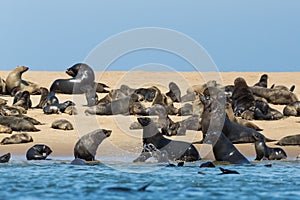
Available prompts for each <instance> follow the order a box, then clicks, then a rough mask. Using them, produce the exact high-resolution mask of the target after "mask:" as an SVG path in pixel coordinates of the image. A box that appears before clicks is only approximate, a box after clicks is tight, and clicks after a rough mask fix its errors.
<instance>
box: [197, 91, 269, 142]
mask: <svg viewBox="0 0 300 200" xmlns="http://www.w3.org/2000/svg"><path fill="white" fill-rule="evenodd" d="M219 98H222V97H219ZM200 99H201V101H202V103H203V104H204V111H203V113H202V116H201V118H202V120H201V126H202V133H203V138H205V135H206V134H207V132H208V130H209V129H213V130H219V131H220V132H222V134H224V135H225V136H226V137H227V138H228V139H229V141H231V142H232V143H234V144H240V143H253V142H255V140H254V138H253V135H254V134H257V135H261V136H262V137H264V136H263V135H262V134H261V133H259V132H257V131H255V130H254V129H252V128H248V127H245V126H242V125H240V124H238V123H235V122H232V121H230V119H229V118H228V116H227V114H226V113H225V110H224V109H225V108H224V107H225V106H224V105H223V103H224V102H222V101H221V100H222V99H221V100H218V99H217V98H215V97H211V96H200ZM223 100H224V99H223ZM216 134H217V133H216ZM218 134H219V135H220V133H218ZM268 141H274V140H271V139H268ZM195 143H201V142H195Z"/></svg>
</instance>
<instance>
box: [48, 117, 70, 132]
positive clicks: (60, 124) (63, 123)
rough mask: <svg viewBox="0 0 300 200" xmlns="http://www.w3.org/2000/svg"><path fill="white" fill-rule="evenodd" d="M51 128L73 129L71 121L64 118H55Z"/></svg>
mask: <svg viewBox="0 0 300 200" xmlns="http://www.w3.org/2000/svg"><path fill="white" fill-rule="evenodd" d="M51 128H54V129H61V130H73V129H74V128H73V125H72V124H71V122H69V121H68V120H65V119H59V120H55V121H54V122H53V123H52V124H51Z"/></svg>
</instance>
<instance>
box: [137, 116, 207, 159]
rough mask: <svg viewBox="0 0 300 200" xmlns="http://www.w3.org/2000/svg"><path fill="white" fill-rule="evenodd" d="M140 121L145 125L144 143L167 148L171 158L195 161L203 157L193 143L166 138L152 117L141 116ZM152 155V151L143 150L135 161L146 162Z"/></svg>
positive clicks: (159, 148)
mask: <svg viewBox="0 0 300 200" xmlns="http://www.w3.org/2000/svg"><path fill="white" fill-rule="evenodd" d="M138 122H139V123H140V124H141V125H142V126H143V145H148V144H153V145H154V146H155V148H157V149H158V150H160V151H163V150H165V151H166V152H167V153H168V157H169V160H181V161H186V162H193V161H197V160H200V159H201V158H200V155H199V152H198V151H197V149H196V148H195V146H194V145H192V144H191V143H189V142H183V141H176V140H170V139H167V138H165V137H164V136H163V135H162V133H161V132H159V130H158V128H157V127H156V125H155V124H154V123H153V121H152V120H151V118H148V117H139V118H138ZM150 157H151V154H150V152H147V151H144V150H143V151H142V153H141V154H140V156H139V157H138V158H136V159H135V160H134V161H133V162H145V161H146V160H147V159H148V158H150Z"/></svg>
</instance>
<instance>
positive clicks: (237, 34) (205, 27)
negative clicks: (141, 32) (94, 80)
mask: <svg viewBox="0 0 300 200" xmlns="http://www.w3.org/2000/svg"><path fill="white" fill-rule="evenodd" d="M175 2H176V1H174V0H172V1H171V0H164V1H156V0H151V1H141V0H132V1H130V0H128V1H124V0H118V1H117V0H107V1H100V0H99V1H98V0H89V1H76V0H51V1H40V0H26V1H21V0H20V1H13V0H7V1H6V0H3V1H1V2H0V8H1V12H0V26H1V29H0V30H1V31H0V55H1V56H0V69H1V70H11V69H13V68H14V67H15V66H17V65H27V66H29V67H30V70H39V71H43V70H51V71H52V70H53V71H65V69H66V68H67V67H69V66H70V65H72V64H74V63H77V62H82V61H84V60H85V58H86V57H87V55H88V54H89V53H90V51H91V50H93V49H94V48H95V47H96V46H97V45H98V44H99V43H101V42H103V41H104V40H106V39H107V38H109V37H111V36H113V35H115V34H118V33H120V32H123V31H126V30H130V29H134V28H142V27H161V28H167V29H173V30H176V31H179V32H181V33H183V34H186V35H188V36H189V37H191V38H192V39H194V40H195V41H197V42H198V43H199V44H200V45H202V46H203V47H204V48H205V49H206V51H207V52H208V53H209V55H210V56H211V58H212V59H213V60H214V62H215V63H216V65H217V66H218V69H219V70H220V71H300V26H299V21H300V12H299V9H300V1H298V0H286V1H281V0H263V1H261V0H244V1H241V0H235V1H234V0H224V1H223V0H207V1H201V0H194V1H193V0H191V1H180V3H175ZM99 59H100V58H99ZM147 63H159V64H162V65H166V66H170V67H172V68H174V69H175V70H178V71H191V70H193V67H191V66H189V63H187V62H186V61H185V60H183V59H182V58H180V57H178V56H176V55H173V54H171V53H167V52H162V51H157V50H145V51H139V52H133V53H130V54H128V55H124V56H122V57H121V58H120V59H119V60H117V61H115V62H114V63H113V64H112V65H111V66H110V67H109V70H130V69H132V68H134V67H136V66H139V65H144V64H147ZM93 67H94V66H93Z"/></svg>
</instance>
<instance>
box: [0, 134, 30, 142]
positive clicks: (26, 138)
mask: <svg viewBox="0 0 300 200" xmlns="http://www.w3.org/2000/svg"><path fill="white" fill-rule="evenodd" d="M28 142H33V139H32V137H31V136H30V135H28V134H27V133H18V134H14V135H12V136H10V137H5V138H3V139H2V141H1V142H0V144H2V145H5V144H21V143H28Z"/></svg>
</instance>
